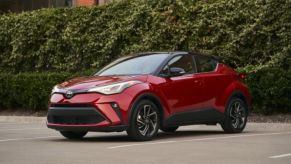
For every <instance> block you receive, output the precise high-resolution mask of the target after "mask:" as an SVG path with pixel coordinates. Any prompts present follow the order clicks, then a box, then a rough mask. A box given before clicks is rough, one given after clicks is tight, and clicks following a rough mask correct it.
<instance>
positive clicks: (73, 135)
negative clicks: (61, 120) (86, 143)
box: [60, 131, 87, 139]
mask: <svg viewBox="0 0 291 164" xmlns="http://www.w3.org/2000/svg"><path fill="white" fill-rule="evenodd" d="M60 133H61V134H62V135H63V136H64V137H66V138H68V139H82V138H83V137H84V136H85V135H86V134H87V132H72V131H60Z"/></svg>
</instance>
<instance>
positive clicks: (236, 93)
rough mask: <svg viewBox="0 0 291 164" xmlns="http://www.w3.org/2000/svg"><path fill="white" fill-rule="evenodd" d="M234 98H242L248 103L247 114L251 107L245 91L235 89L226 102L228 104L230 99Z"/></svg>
mask: <svg viewBox="0 0 291 164" xmlns="http://www.w3.org/2000/svg"><path fill="white" fill-rule="evenodd" d="M233 98H239V99H241V100H242V101H243V102H244V103H245V104H246V106H247V114H249V110H250V109H249V105H248V100H247V97H246V95H245V94H244V93H243V92H241V91H240V90H235V91H233V92H232V93H231V94H230V96H229V97H228V99H227V102H226V104H225V105H227V104H228V103H229V102H230V100H231V99H233Z"/></svg>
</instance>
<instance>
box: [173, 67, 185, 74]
mask: <svg viewBox="0 0 291 164" xmlns="http://www.w3.org/2000/svg"><path fill="white" fill-rule="evenodd" d="M185 73H186V72H185V70H184V69H183V68H179V67H171V68H170V75H171V76H181V75H184V74H185Z"/></svg>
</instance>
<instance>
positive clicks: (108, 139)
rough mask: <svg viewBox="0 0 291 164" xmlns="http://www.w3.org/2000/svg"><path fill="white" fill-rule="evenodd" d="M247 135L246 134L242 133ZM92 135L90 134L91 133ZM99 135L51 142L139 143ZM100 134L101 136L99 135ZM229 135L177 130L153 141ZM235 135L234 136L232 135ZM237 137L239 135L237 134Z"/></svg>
mask: <svg viewBox="0 0 291 164" xmlns="http://www.w3.org/2000/svg"><path fill="white" fill-rule="evenodd" d="M243 133H248V132H243ZM91 134H92V133H91ZM98 134H99V135H98V136H97V135H96V136H94V135H90V136H86V137H84V138H83V139H81V140H68V139H65V138H63V139H52V141H55V142H111V143H112V142H139V141H135V140H132V139H131V138H130V137H128V136H127V135H126V134H125V133H120V134H118V133H114V134H112V135H102V134H101V133H98ZM100 134H101V135H100ZM225 135H230V134H227V133H224V132H223V131H219V130H180V131H179V130H178V131H176V132H175V133H164V132H159V133H158V135H157V136H156V137H155V138H154V140H153V141H155V142H157V141H161V140H165V139H178V138H185V139H186V138H189V137H213V136H225ZM232 135H236V134H232ZM237 135H239V134H237Z"/></svg>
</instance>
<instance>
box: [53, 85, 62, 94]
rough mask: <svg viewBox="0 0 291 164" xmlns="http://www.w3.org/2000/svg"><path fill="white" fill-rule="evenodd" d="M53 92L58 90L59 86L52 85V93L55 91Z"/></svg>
mask: <svg viewBox="0 0 291 164" xmlns="http://www.w3.org/2000/svg"><path fill="white" fill-rule="evenodd" d="M55 92H60V88H59V87H58V86H57V85H56V86H54V88H53V90H52V93H55Z"/></svg>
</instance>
